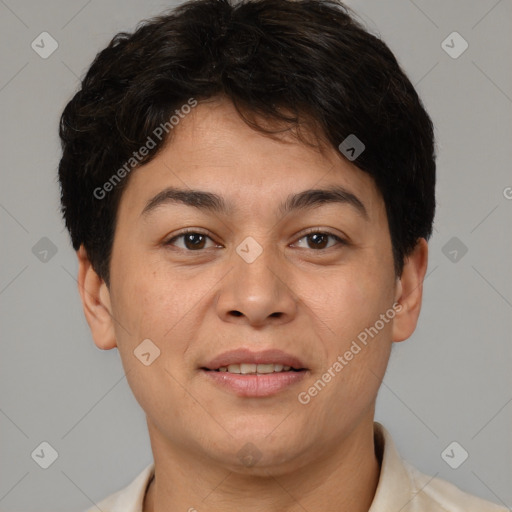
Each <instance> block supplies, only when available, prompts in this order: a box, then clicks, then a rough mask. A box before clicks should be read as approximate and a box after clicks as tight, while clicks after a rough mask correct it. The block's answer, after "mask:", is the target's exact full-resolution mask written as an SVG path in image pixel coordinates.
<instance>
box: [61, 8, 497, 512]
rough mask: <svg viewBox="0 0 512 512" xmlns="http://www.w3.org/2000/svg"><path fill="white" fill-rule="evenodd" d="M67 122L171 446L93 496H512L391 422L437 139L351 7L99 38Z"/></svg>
mask: <svg viewBox="0 0 512 512" xmlns="http://www.w3.org/2000/svg"><path fill="white" fill-rule="evenodd" d="M60 135H61V139H62V143H63V156H62V160H61V162H60V166H59V178H60V182H61V189H62V209H63V214H64V217H65V221H66V225H67V227H68V229H69V231H70V234H71V238H72V243H73V247H74V249H75V250H76V251H77V255H78V259H79V276H78V281H79V291H80V295H81V298H82V302H83V307H84V312H85V315H86V318H87V321H88V323H89V325H90V328H91V332H92V335H93V338H94V342H95V343H96V345H97V346H98V347H99V348H101V349H105V350H109V349H112V348H114V347H117V348H118V350H119V353H120V356H121V360H122V363H123V366H124V369H125V372H126V376H127V380H128V382H129V384H130V387H131V389H132V390H133V393H134V395H135V397H136V399H137V401H138V402H139V404H140V405H141V407H142V408H143V409H144V411H145V413H146V418H147V424H148V431H149V436H150V440H151V447H152V452H153V456H154V464H151V465H150V466H148V467H147V468H145V469H144V471H143V472H142V473H141V474H140V475H139V476H138V477H137V478H136V479H135V480H134V481H133V482H132V484H131V485H130V486H128V487H127V488H126V489H123V490H121V491H119V492H117V493H115V494H114V495H112V496H110V497H108V498H106V499H105V500H103V501H102V502H101V503H99V504H98V506H97V507H92V508H91V510H96V509H97V508H99V509H100V510H102V511H105V512H107V511H109V512H121V511H123V512H135V511H137V512H151V511H164V510H173V511H174V510H183V511H186V510H188V511H189V512H192V511H194V510H198V511H220V510H222V511H230V510H244V511H260V510H262V511H263V510H265V511H271V512H278V511H279V512H281V511H290V512H291V511H299V510H300V511H304V510H307V511H319V510H322V511H323V512H330V511H332V512H334V511H337V512H340V511H350V512H363V511H364V512H367V511H371V512H380V511H383V512H393V511H397V512H398V511H402V512H406V511H421V512H429V511H438V510H443V511H448V510H449V511H462V510H464V511H465V512H470V511H475V512H476V511H479V512H480V511H483V510H486V511H494V510H496V511H498V510H504V509H502V508H500V507H498V506H496V505H493V504H491V503H488V502H484V501H483V500H480V499H478V498H476V497H472V496H470V495H468V494H466V493H463V492H462V491H460V490H458V489H457V488H456V487H454V486H453V485H451V484H449V483H447V482H444V481H442V480H440V479H437V478H434V479H432V478H431V477H428V476H426V475H422V474H421V473H419V472H418V471H417V470H415V469H414V468H412V467H411V466H409V465H408V464H407V463H406V462H404V461H402V460H401V458H400V457H399V455H398V453H397V451H396V448H395V447H394V444H393V441H392V439H391V437H390V435H389V433H388V432H387V431H386V430H385V429H384V427H382V426H381V425H379V424H378V423H374V411H375V401H376V397H377V392H378V389H379V385H380V383H381V380H382V378H383V376H384V373H385V370H386V366H387V363H388V359H389V355H390V351H391V347H392V344H393V342H400V341H403V340H405V339H407V338H408V337H409V336H410V335H411V334H412V333H413V331H414V329H415V326H416V322H417V319H418V315H419V312H420V308H421V299H422V282H423V278H424V276H425V272H426V268H427V260H428V246H427V240H428V239H429V237H430V235H431V231H432V222H433V217H434V210H435V196H434V188H435V151H434V140H433V127H432V123H431V121H430V119H429V116H428V115H427V113H426V112H425V110H424V108H423V106H422V103H421V101H420V100H419V98H418V96H417V94H416V92H415V90H414V88H413V86H412V85H411V83H410V82H409V80H408V79H407V77H406V76H405V75H404V73H403V72H402V70H401V69H400V67H399V65H398V64H397V62H396V59H395V58H394V57H393V55H392V54H391V52H390V50H389V49H388V48H387V46H386V45H385V44H384V43H383V42H382V41H380V40H379V39H378V38H376V37H374V36H372V35H370V34H368V33H367V32H366V31H365V30H364V29H363V28H362V27H361V26H360V25H359V24H358V23H357V22H356V21H355V20H354V19H353V17H351V16H350V15H349V13H348V11H347V9H346V8H345V7H344V6H343V5H341V4H340V3H338V2H335V1H334V0H333V1H320V0H298V1H295V0H258V1H247V2H245V3H234V4H232V3H230V2H229V1H227V0H198V1H193V2H188V3H185V4H183V5H181V6H180V7H178V8H177V9H175V10H174V11H171V12H170V13H168V14H166V15H162V16H160V17H157V18H154V19H153V20H150V21H149V22H146V23H145V24H143V25H141V26H140V27H139V28H138V30H137V31H135V32H134V33H133V34H126V33H122V34H118V35H117V36H116V37H115V38H114V39H113V40H112V42H111V43H110V44H109V46H108V47H107V48H106V49H104V50H103V51H102V52H101V53H100V54H98V56H97V57H96V59H95V61H94V62H93V64H92V66H91V68H90V69H89V71H88V73H87V75H86V77H85V78H84V80H83V82H82V87H81V90H80V91H79V92H78V93H77V94H76V95H75V97H74V98H73V99H72V100H71V101H70V103H69V104H68V105H67V106H66V109H65V111H64V113H63V115H62V119H61V129H60Z"/></svg>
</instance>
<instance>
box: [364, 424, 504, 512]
mask: <svg viewBox="0 0 512 512" xmlns="http://www.w3.org/2000/svg"><path fill="white" fill-rule="evenodd" d="M374 440H375V451H376V454H377V455H378V457H379V459H380V461H381V471H380V477H379V483H378V485H377V491H376V493H375V498H374V501H373V503H372V506H371V508H370V511H369V512H381V511H382V510H400V511H401V512H508V509H507V508H504V507H501V506H499V505H496V504H494V503H491V502H489V501H485V500H483V499H481V498H478V497H476V496H473V495H471V494H468V493H466V492H464V491H462V490H461V489H459V488H458V487H456V486H455V485H453V484H451V483H449V482H447V481H446V480H443V479H441V478H437V477H435V476H429V475H426V474H424V473H421V472H420V471H419V470H417V469H416V468H415V467H413V466H412V465H411V464H409V463H408V462H407V461H405V460H403V459H402V458H401V456H400V454H399V453H398V450H397V448H396V445H395V443H394V441H393V439H392V437H391V434H390V433H389V432H388V431H387V430H386V429H385V428H384V427H383V426H382V425H381V424H380V423H377V422H375V424H374Z"/></svg>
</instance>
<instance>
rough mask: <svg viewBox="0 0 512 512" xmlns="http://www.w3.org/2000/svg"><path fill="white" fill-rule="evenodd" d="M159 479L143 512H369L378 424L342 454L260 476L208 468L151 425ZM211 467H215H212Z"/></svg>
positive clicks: (357, 434)
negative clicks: (374, 431) (170, 443)
mask: <svg viewBox="0 0 512 512" xmlns="http://www.w3.org/2000/svg"><path fill="white" fill-rule="evenodd" d="M148 427H149V431H150V438H151V444H152V450H153V454H154V455H155V477H154V479H153V480H152V482H151V483H150V485H149V488H148V491H147V494H146V498H145V500H144V506H143V512H155V511H157V510H189V511H191V512H193V511H194V510H198V511H201V512H206V511H208V512H221V511H222V512H231V511H233V512H234V511H238V510H240V504H242V503H243V509H244V511H247V512H256V511H258V512H259V511H261V510H265V511H266V512H299V511H300V512H304V510H308V511H311V512H312V511H315V510H322V512H349V511H350V512H368V510H369V508H370V506H371V503H372V501H373V497H374V495H375V491H376V488H377V484H378V480H379V473H380V466H379V461H378V460H377V457H376V455H375V449H374V440H373V421H372V422H371V423H370V424H366V425H364V428H363V425H359V427H358V428H357V429H355V430H354V431H353V432H352V433H351V434H349V435H348V436H347V437H346V438H345V439H344V440H343V441H342V442H340V443H339V446H337V447H336V449H331V450H330V451H329V453H326V454H325V455H324V456H320V457H319V456H318V454H313V455H314V456H315V457H314V458H312V459H311V461H310V462H309V463H308V464H305V465H303V466H302V467H298V468H296V469H294V470H292V471H289V470H286V471H283V470H279V469H276V468H274V467H269V468H266V469H264V470H263V472H261V471H260V473H259V474H258V475H256V476H255V475H249V474H241V473H236V472H233V471H230V470H228V469H226V468H223V467H219V466H218V465H215V464H211V465H209V464H207V463H206V462H205V459H204V458H203V459H201V460H199V458H197V459H196V458H195V457H193V456H191V455H190V452H188V451H183V450H181V449H179V448H176V447H175V446H172V447H171V446H170V445H169V444H168V443H165V442H164V441H163V439H162V437H161V436H160V435H159V433H158V432H157V431H156V428H154V427H152V426H151V425H150V424H149V422H148ZM210 463H211V461H210Z"/></svg>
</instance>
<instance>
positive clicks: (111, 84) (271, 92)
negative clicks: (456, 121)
mask: <svg viewBox="0 0 512 512" xmlns="http://www.w3.org/2000/svg"><path fill="white" fill-rule="evenodd" d="M220 95H225V96H227V97H228V98H230V99H231V100H232V101H233V103H234V104H235V106H236V107H237V109H238V111H239V112H240V114H241V115H242V113H243V112H245V113H252V114H256V115H258V116H262V117H263V118H264V119H265V120H269V121H276V122H281V123H283V122H284V123H285V124H287V125H289V126H291V127H298V126H299V123H301V122H302V121H303V120H304V119H306V120H309V122H310V125H314V126H315V127H316V129H317V133H320V136H321V138H322V139H323V140H325V141H326V142H327V143H328V144H331V145H332V146H333V147H335V148H338V147H339V145H340V143H341V142H342V141H344V140H345V139H346V138H347V137H348V136H349V135H355V136H357V138H358V139H359V140H360V141H362V142H363V144H364V145H365V149H364V151H363V152H362V153H361V154H360V155H359V156H358V158H357V160H356V161H355V162H354V163H355V164H356V165H357V166H358V167H359V168H360V169H362V170H363V171H365V172H367V173H369V174H370V175H371V176H372V178H373V179H374V181H375V183H376V186H377V188H378V190H379V191H380V193H381V194H382V197H383V200H384V202H385V205H386V211H387V216H388V223H389V229H390V235H391V242H392V246H393V256H394V262H395V271H396V273H397V275H400V274H401V272H402V268H403V262H404V258H405V257H406V256H407V255H408V254H409V253H410V252H411V251H412V249H413V248H414V247H415V245H416V243H417V241H418V239H419V238H420V237H423V238H426V239H428V238H429V237H430V235H431V232H432V223H433V218H434V212H435V193H434V189H435V148H434V133H433V125H432V122H431V120H430V118H429V116H428V114H427V113H426V111H425V109H424V107H423V105H422V102H421V100H420V99H419V97H418V95H417V93H416V91H415V89H414V87H413V85H412V84H411V82H410V81H409V79H408V78H407V77H406V75H405V73H404V72H403V71H402V69H401V68H400V66H399V64H398V63H397V60H396V58H395V57H394V55H393V54H392V52H391V51H390V49H389V48H388V47H387V46H386V44H385V43H383V42H382V41H381V40H380V38H378V37H376V36H374V35H372V34H370V33H369V32H368V31H367V30H366V29H365V28H364V27H363V26H362V24H361V23H359V22H358V21H357V20H356V19H355V17H354V15H353V14H351V13H350V11H349V10H348V8H347V7H345V6H344V5H343V4H342V3H340V2H338V1H336V0H242V1H239V2H236V1H234V0H233V1H231V0H192V1H188V2H185V3H183V4H181V5H179V6H178V7H176V8H174V9H172V10H171V11H169V12H167V13H165V14H163V15H161V16H158V17H155V18H152V19H150V20H146V21H144V22H141V24H140V25H139V26H138V27H137V29H136V30H135V31H134V32H133V33H126V32H122V33H119V34H117V35H116V36H115V37H114V38H113V39H112V41H111V42H110V44H109V45H108V46H107V47H106V48H105V49H104V50H103V51H101V52H100V53H98V55H97V56H96V58H95V59H94V62H93V63H92V65H91V66H90V68H89V70H88V71H87V74H86V75H85V77H84V79H83V80H82V83H81V88H80V90H79V91H78V92H77V93H76V94H75V95H74V97H73V98H72V99H71V101H70V102H69V103H68V104H67V106H66V107H65V109H64V112H63V114H62V117H61V121H60V137H61V142H62V150H63V154H62V159H61V161H60V164H59V179H60V184H61V203H62V213H63V216H64V219H65V223H66V227H67V228H68V230H69V233H70V235H71V240H72V244H73V248H74V249H75V250H77V249H78V248H79V247H80V245H81V244H83V245H84V247H85V249H86V252H87V255H88V257H89V259H90V261H91V263H92V265H93V268H94V269H95V270H96V272H97V273H98V275H99V276H100V277H102V278H103V279H104V280H105V282H106V283H107V285H109V266H110V256H111V250H112V244H113V239H114V232H115V224H116V213H117V209H118V205H119V200H120V197H121V194H122V191H123V189H124V187H125V186H126V183H127V182H128V178H127V177H126V178H124V179H120V180H118V181H119V183H113V184H112V178H113V177H115V176H116V175H117V177H125V176H126V175H127V174H128V172H129V170H130V168H127V167H126V163H127V162H129V161H130V159H133V155H134V153H137V154H138V155H139V157H140V154H139V153H138V152H139V149H140V148H141V147H143V146H144V145H145V143H146V141H148V137H151V136H152V134H154V133H155V130H158V127H159V126H165V125H166V123H167V126H168V125H169V119H170V118H171V116H172V115H173V114H174V112H175V111H176V109H179V108H180V107H181V106H182V105H184V104H187V102H188V103H190V100H191V98H193V99H194V101H201V100H202V99H208V98H213V97H215V96H220ZM242 117H243V119H244V120H245V121H246V122H247V123H248V124H250V125H251V126H252V127H253V128H254V129H258V130H261V131H262V132H268V130H267V129H265V128H263V127H262V126H259V125H258V124H257V123H254V120H253V119H250V118H252V117H254V116H251V115H249V116H242ZM167 131H168V135H167V134H166V137H162V138H161V140H155V141H154V142H155V144H154V146H153V147H152V148H151V149H149V151H146V152H145V153H146V154H145V155H144V156H142V157H141V158H139V159H138V160H137V162H132V164H131V167H133V168H134V169H136V167H138V166H140V165H142V164H144V163H147V162H149V161H150V160H151V159H152V158H154V157H155V155H156V154H157V153H158V152H159V150H161V149H162V147H163V146H164V144H165V143H166V142H168V141H169V140H170V139H171V135H172V131H171V130H167ZM153 139H156V137H153ZM340 154H341V153H340ZM133 164H136V165H133ZM123 168H124V169H125V171H126V172H121V169H123ZM116 173H117V174H116ZM108 183H110V184H111V185H112V186H107V187H106V188H105V185H106V184H108ZM113 185H115V186H113ZM107 189H108V193H106V192H107ZM98 190H102V191H103V192H105V194H103V192H102V193H101V194H99V193H98V192H97V191H98ZM95 191H96V192H95ZM98 196H101V197H98Z"/></svg>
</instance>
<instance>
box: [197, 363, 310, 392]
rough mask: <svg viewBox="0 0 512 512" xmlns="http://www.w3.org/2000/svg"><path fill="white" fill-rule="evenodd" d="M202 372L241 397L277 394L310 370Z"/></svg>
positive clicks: (215, 382)
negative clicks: (262, 372)
mask: <svg viewBox="0 0 512 512" xmlns="http://www.w3.org/2000/svg"><path fill="white" fill-rule="evenodd" d="M201 373H202V374H203V375H204V376H205V377H206V378H207V379H209V381H210V382H212V383H213V384H216V385H217V386H219V387H221V388H222V389H225V390H227V391H229V392H231V393H235V394H236V395H238V396H239V397H247V398H248V397H252V398H263V397H269V396H272V395H276V394H277V393H279V392H280V391H283V390H284V389H286V388H287V387H289V386H292V385H293V384H296V383H298V382H300V381H301V380H302V379H304V378H305V376H306V374H307V373H309V372H308V370H302V371H299V372H293V371H289V372H280V373H266V374H260V375H255V374H251V375H241V374H239V373H228V372H216V371H212V370H205V369H201Z"/></svg>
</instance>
